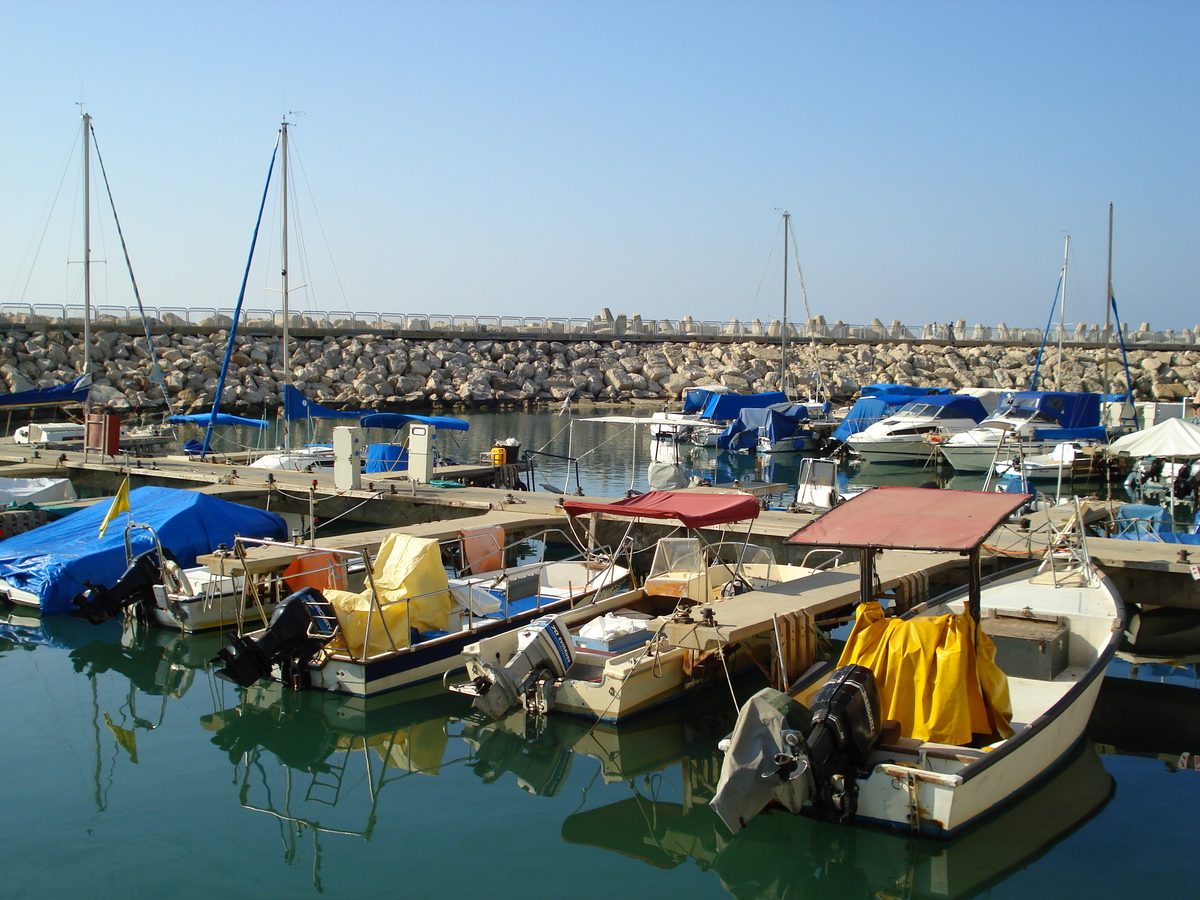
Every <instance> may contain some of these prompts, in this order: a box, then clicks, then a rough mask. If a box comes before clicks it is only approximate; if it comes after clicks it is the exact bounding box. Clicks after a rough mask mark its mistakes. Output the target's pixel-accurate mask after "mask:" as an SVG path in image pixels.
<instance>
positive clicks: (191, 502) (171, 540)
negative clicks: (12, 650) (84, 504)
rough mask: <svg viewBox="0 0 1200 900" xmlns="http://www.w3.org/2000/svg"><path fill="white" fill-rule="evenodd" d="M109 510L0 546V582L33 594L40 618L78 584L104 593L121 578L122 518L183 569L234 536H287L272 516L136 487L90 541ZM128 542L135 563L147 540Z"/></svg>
mask: <svg viewBox="0 0 1200 900" xmlns="http://www.w3.org/2000/svg"><path fill="white" fill-rule="evenodd" d="M111 506H112V503H111V502H108V501H102V502H100V503H96V504H94V505H93V506H90V507H88V508H87V509H84V510H80V511H79V512H77V513H74V514H72V515H70V516H67V517H66V518H63V519H59V520H58V521H56V522H51V523H49V524H48V525H43V526H41V527H40V528H35V529H33V530H32V531H27V532H25V533H24V534H18V535H15V536H13V537H10V538H9V539H8V540H5V541H0V578H3V579H4V580H5V581H7V582H8V583H9V584H10V585H12V586H13V587H15V588H20V589H21V590H25V591H29V592H30V593H32V594H36V595H37V596H38V598H39V599H40V601H41V608H42V612H43V613H44V614H50V613H65V612H70V610H71V608H72V607H71V600H72V598H74V597H75V595H76V594H79V593H81V592H82V591H83V590H84V582H85V581H91V582H92V583H93V584H103V585H105V586H111V585H112V584H114V583H115V582H116V580H117V579H118V578H119V577H120V576H121V574H122V573H123V572H124V571H125V568H126V560H125V524H126V521H127V519H128V518H132V520H133V521H134V522H139V523H143V524H146V525H149V526H151V527H152V528H153V529H154V533H155V534H157V535H158V539H159V541H160V542H161V543H162V546H163V549H164V550H166V551H169V552H170V553H171V555H172V556H173V557H174V558H175V561H176V562H178V563H179V564H180V565H181V566H184V567H185V568H186V567H188V566H194V565H196V557H197V556H200V555H201V554H204V553H211V552H212V551H213V550H215V549H216V548H217V545H218V544H228V545H232V544H233V539H234V537H235V536H236V535H239V534H240V535H242V536H243V537H258V538H278V539H281V540H284V539H286V538H287V536H288V529H287V524H286V523H285V522H284V520H283V517H282V516H279V515H277V514H275V513H273V512H265V511H263V510H261V509H254V508H252V507H249V506H242V505H241V504H239V503H230V502H229V501H228V500H221V499H220V498H218V497H213V496H210V495H208V494H201V493H197V492H196V491H184V490H178V489H176V488H165V487H140V488H137V489H135V490H132V491H130V492H129V516H128V517H127V516H124V515H118V516H117V518H116V519H115V520H114V521H113V523H112V524H111V525H109V527H108V530H107V531H105V533H104V537H102V538H100V537H97V534H98V533H99V531H100V523H101V521H103V519H104V517H105V516H106V515H107V514H108V510H109V508H110V507H111ZM129 537H130V544H131V546H132V549H133V553H134V555H135V556H136V555H137V554H139V553H143V552H145V551H146V550H151V549H153V548H154V538H153V537H151V535H150V533H149V532H147V531H146V530H145V529H142V528H135V529H130V532H129Z"/></svg>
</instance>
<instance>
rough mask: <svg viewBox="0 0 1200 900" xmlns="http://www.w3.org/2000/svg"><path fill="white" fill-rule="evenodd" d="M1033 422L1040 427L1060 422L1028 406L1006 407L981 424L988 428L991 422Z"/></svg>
mask: <svg viewBox="0 0 1200 900" xmlns="http://www.w3.org/2000/svg"><path fill="white" fill-rule="evenodd" d="M1013 421H1020V422H1025V421H1029V422H1033V423H1035V424H1039V425H1057V424H1058V420H1057V419H1056V418H1054V417H1053V416H1051V415H1049V414H1047V413H1044V412H1041V411H1040V410H1037V409H1033V408H1031V407H1028V406H1006V407H1004V408H1003V409H1001V410H997V411H996V415H994V416H992V417H990V418H989V419H987V421H985V422H983V423H981V424H983V425H984V426H986V425H987V424H988V423H989V422H1013Z"/></svg>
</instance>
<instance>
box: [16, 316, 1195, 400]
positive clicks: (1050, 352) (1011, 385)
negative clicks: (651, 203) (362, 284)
mask: <svg viewBox="0 0 1200 900" xmlns="http://www.w3.org/2000/svg"><path fill="white" fill-rule="evenodd" d="M227 341H228V335H227V334H225V333H223V332H217V333H215V334H212V335H206V336H195V335H188V334H174V335H166V334H163V335H156V336H155V337H154V338H153V346H152V347H151V346H149V345H148V344H147V342H146V339H145V338H144V337H132V336H130V335H127V334H123V333H119V332H105V331H102V332H99V333H97V334H94V335H93V344H92V347H91V360H92V371H93V375H94V387H93V391H92V401H93V403H94V404H95V405H97V406H99V407H103V408H106V409H108V410H109V411H112V412H134V411H136V412H154V411H157V410H161V409H163V408H165V406H166V400H165V397H164V392H165V394H166V396H169V397H170V399H171V404H172V406H173V408H174V409H175V411H176V412H198V411H202V410H207V409H209V408H211V404H212V401H213V398H214V396H215V394H216V388H217V378H218V376H219V374H220V370H221V362H222V360H223V358H224V355H225V346H226V343H227ZM280 350H281V345H280V341H279V338H278V337H265V338H264V337H252V336H247V337H245V338H241V337H238V338H235V351H234V353H233V354H232V356H231V358H230V369H229V374H228V376H227V379H226V384H225V389H224V392H223V396H222V399H221V406H222V409H225V410H227V411H229V412H236V413H242V414H245V413H260V412H262V411H264V410H268V409H273V408H274V407H277V406H278V405H279V397H280V392H281V385H282V383H283V368H282V357H281V353H280ZM795 354H796V356H795V358H794V359H793V360H792V361H791V363H790V366H789V370H790V373H791V376H792V380H793V382H794V383H796V384H798V385H800V387H801V390H804V389H805V388H806V387H811V386H814V385H815V384H816V382H817V379H818V374H819V377H820V380H821V381H822V383H823V384H824V386H825V387H826V389H827V390H828V392H829V394H830V396H831V398H832V399H833V400H834V401H838V402H845V401H849V400H851V399H853V398H854V397H855V395H856V394H857V393H858V391H859V389H860V387H862V386H863V385H867V384H872V383H875V382H888V383H899V384H919V385H929V386H947V387H951V388H954V389H958V388H964V387H981V388H1000V389H1014V390H1022V389H1025V388H1026V387H1027V386H1028V384H1029V381H1030V377H1031V375H1032V373H1033V367H1034V364H1035V362H1036V360H1037V354H1038V350H1037V347H1033V346H1031V347H1014V346H1012V345H993V344H987V343H980V344H974V345H961V346H960V345H948V344H946V343H942V342H900V343H888V344H873V343H858V344H855V343H845V342H841V343H836V344H835V343H820V344H816V345H813V344H804V345H802V346H800V347H797V348H795ZM82 358H83V348H82V338H81V337H80V336H78V335H72V334H69V333H62V332H58V333H46V332H38V333H25V332H20V331H10V332H8V333H7V334H6V335H4V336H3V338H0V378H2V379H3V382H4V385H5V386H6V387H7V389H8V390H9V391H14V392H15V391H24V390H30V389H32V388H37V387H49V386H52V385H57V384H63V383H65V382H67V381H69V380H71V379H72V378H74V377H75V375H76V373H78V372H79V371H80V370H81V364H82ZM1106 359H1107V360H1108V362H1107V363H1105V360H1106ZM779 360H780V351H779V347H778V346H777V345H774V344H770V343H760V342H756V341H736V342H720V343H715V342H690V343H684V342H677V341H664V342H644V341H639V342H625V341H621V340H612V341H597V340H579V341H561V342H560V341H544V340H464V339H458V338H455V339H442V340H408V339H401V338H387V339H384V338H374V337H371V336H367V335H356V336H349V335H343V336H336V337H335V336H327V337H324V338H319V339H317V338H314V339H299V340H294V341H293V342H292V352H291V367H292V383H293V384H294V385H295V386H296V387H297V388H299V389H300V390H301V391H302V392H303V393H304V394H305V395H306V396H308V397H309V398H310V399H313V400H315V401H317V402H318V403H322V404H325V405H329V406H333V407H346V408H364V409H365V408H371V409H385V408H393V409H401V408H431V407H432V408H438V407H441V408H455V407H460V408H478V407H493V406H500V407H512V406H530V405H536V404H539V403H560V402H562V401H564V400H567V399H568V398H570V399H571V400H574V401H596V402H625V401H634V402H637V401H646V402H652V401H653V402H660V403H661V402H670V401H674V400H677V399H678V398H679V397H680V396H681V395H682V394H683V393H684V391H686V390H687V389H688V388H690V387H696V386H699V387H703V386H706V385H714V384H721V385H725V386H726V387H728V388H730V389H731V390H735V391H743V392H744V391H764V390H772V389H777V388H778V387H779ZM153 363H157V366H158V369H159V370H160V371H161V377H159V376H158V375H157V374H156V373H155V371H154V368H153V365H152V364H153ZM1102 365H1106V368H1107V372H1108V378H1109V383H1110V385H1111V389H1112V390H1120V389H1121V388H1122V386H1123V384H1124V372H1123V369H1122V366H1121V363H1120V354H1119V351H1117V350H1116V349H1109V350H1105V349H1104V348H1096V347H1082V348H1069V347H1068V348H1064V350H1063V352H1062V356H1061V358H1060V356H1059V352H1058V350H1057V349H1049V348H1048V349H1047V350H1046V351H1045V353H1044V354H1043V359H1042V368H1041V384H1042V386H1043V387H1045V388H1047V389H1049V388H1053V387H1055V386H1059V387H1061V389H1062V390H1068V391H1099V390H1101V386H1102V384H1103V375H1102V372H1101V366H1102ZM1129 366H1130V370H1131V374H1132V380H1133V393H1134V398H1135V399H1139V400H1166V401H1169V400H1178V399H1182V398H1185V397H1192V396H1195V394H1196V392H1197V389H1198V388H1200V369H1198V367H1200V350H1143V349H1133V350H1130V351H1129Z"/></svg>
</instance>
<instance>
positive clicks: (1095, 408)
mask: <svg viewBox="0 0 1200 900" xmlns="http://www.w3.org/2000/svg"><path fill="white" fill-rule="evenodd" d="M1005 407H1017V408H1018V409H1033V410H1037V411H1038V412H1040V413H1044V414H1046V415H1047V416H1049V417H1050V418H1052V419H1054V421H1056V422H1058V424H1059V425H1061V426H1062V427H1063V428H1095V427H1097V426H1098V425H1099V424H1100V395H1099V394H1090V393H1077V392H1072V391H1013V392H1012V393H1009V394H1005V395H1004V396H1003V397H1001V398H1000V404H999V406H998V407H997V408H996V412H995V413H994V415H999V414H1000V412H1001V411H1002V410H1003V409H1004V408H1005Z"/></svg>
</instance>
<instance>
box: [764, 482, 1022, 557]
mask: <svg viewBox="0 0 1200 900" xmlns="http://www.w3.org/2000/svg"><path fill="white" fill-rule="evenodd" d="M1028 499H1029V495H1028V494H999V493H996V492H994V491H988V492H983V491H944V490H931V489H929V488H910V487H886V486H885V487H876V488H871V489H870V490H869V491H864V492H863V493H861V494H859V495H858V496H856V497H853V498H851V499H850V500H848V501H846V502H845V503H843V504H842V505H841V506H837V507H834V508H833V509H831V510H830V511H829V512H827V513H825V514H824V515H823V516H821V517H820V518H819V519H814V520H813V521H812V522H809V523H808V524H807V525H805V526H804V527H803V528H801V529H800V530H799V531H797V532H796V533H795V534H793V535H792V536H791V537H789V538H788V539H787V542H788V543H789V544H812V545H815V546H819V547H873V548H876V549H882V550H958V551H965V550H975V549H976V548H977V547H979V545H980V544H982V543H983V542H984V540H985V539H986V538H987V536H988V535H989V534H991V533H992V532H993V531H994V530H995V529H996V526H998V525H999V524H1000V523H1001V522H1003V521H1004V520H1005V519H1006V518H1008V517H1009V516H1010V515H1012V514H1013V512H1015V511H1016V510H1017V509H1018V508H1019V507H1020V506H1021V504H1023V503H1024V502H1025V501H1026V500H1028Z"/></svg>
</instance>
